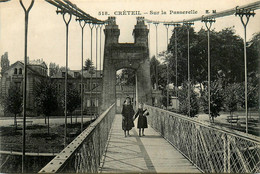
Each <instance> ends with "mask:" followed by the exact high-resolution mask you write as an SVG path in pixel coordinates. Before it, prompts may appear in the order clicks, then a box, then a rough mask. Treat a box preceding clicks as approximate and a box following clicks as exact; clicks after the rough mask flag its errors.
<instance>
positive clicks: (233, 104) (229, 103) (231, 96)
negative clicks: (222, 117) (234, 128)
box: [224, 83, 240, 116]
mask: <svg viewBox="0 0 260 174" xmlns="http://www.w3.org/2000/svg"><path fill="white" fill-rule="evenodd" d="M239 87H240V85H239V84H238V83H231V84H228V86H226V87H225V89H224V107H225V108H226V110H228V111H229V112H230V115H231V116H233V112H234V111H236V110H237V104H238V102H239Z"/></svg>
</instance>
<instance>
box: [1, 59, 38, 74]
mask: <svg viewBox="0 0 260 174" xmlns="http://www.w3.org/2000/svg"><path fill="white" fill-rule="evenodd" d="M17 64H21V65H22V66H23V67H24V63H23V62H21V61H16V62H15V63H13V64H12V65H11V66H9V67H8V68H6V69H5V70H4V72H6V71H8V70H9V69H11V68H13V67H14V66H16V65H17ZM29 65H30V64H29ZM27 70H29V71H32V72H33V73H34V74H37V75H40V76H43V75H42V74H40V73H39V72H37V71H35V70H33V69H32V68H31V67H30V66H27ZM4 72H3V73H4Z"/></svg>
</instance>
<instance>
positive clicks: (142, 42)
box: [102, 17, 152, 110]
mask: <svg viewBox="0 0 260 174" xmlns="http://www.w3.org/2000/svg"><path fill="white" fill-rule="evenodd" d="M104 32H105V48H104V63H103V85H102V110H104V109H107V108H108V107H109V106H110V105H111V104H112V103H115V102H116V71H117V70H119V69H122V68H131V69H134V70H135V72H136V84H137V85H136V96H137V98H136V99H137V100H136V101H137V104H138V102H144V103H148V104H151V101H152V97H151V95H152V86H151V77H150V59H149V48H148V32H149V30H148V29H147V26H146V25H145V23H144V18H143V17H137V24H136V25H135V28H134V30H133V37H134V43H118V38H119V35H120V30H119V28H118V25H117V24H116V18H115V17H109V18H108V24H107V25H106V26H105V29H104Z"/></svg>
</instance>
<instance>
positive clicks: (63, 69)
mask: <svg viewBox="0 0 260 174" xmlns="http://www.w3.org/2000/svg"><path fill="white" fill-rule="evenodd" d="M68 70H70V68H69V67H68ZM59 71H61V72H65V71H66V67H65V66H61V67H60V70H59Z"/></svg>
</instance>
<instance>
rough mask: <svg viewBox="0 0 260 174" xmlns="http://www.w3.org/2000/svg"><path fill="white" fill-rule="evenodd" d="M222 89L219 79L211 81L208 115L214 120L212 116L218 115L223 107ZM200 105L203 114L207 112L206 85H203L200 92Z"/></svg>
mask: <svg viewBox="0 0 260 174" xmlns="http://www.w3.org/2000/svg"><path fill="white" fill-rule="evenodd" d="M223 99H224V97H223V89H222V82H221V80H215V81H214V82H212V83H211V90H210V117H211V119H212V121H213V122H214V118H215V117H217V116H219V112H220V111H221V110H222V109H223ZM200 102H201V105H202V107H203V111H204V113H205V114H208V113H209V108H208V87H207V86H205V88H204V90H202V92H201V98H200Z"/></svg>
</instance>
